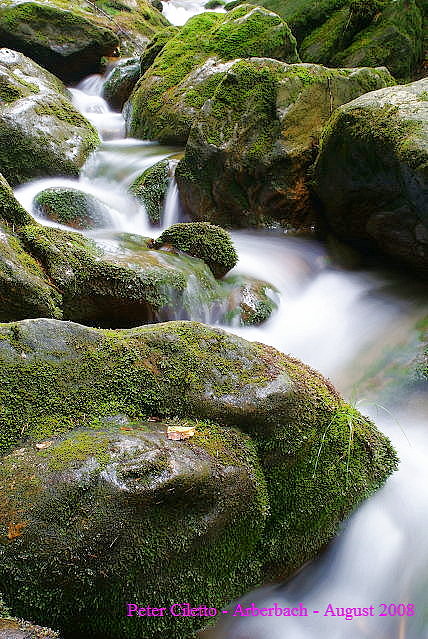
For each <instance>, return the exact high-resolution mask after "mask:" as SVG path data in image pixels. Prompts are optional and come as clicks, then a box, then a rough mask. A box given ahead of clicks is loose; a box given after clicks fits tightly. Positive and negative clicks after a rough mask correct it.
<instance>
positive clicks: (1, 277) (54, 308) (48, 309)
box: [0, 222, 62, 322]
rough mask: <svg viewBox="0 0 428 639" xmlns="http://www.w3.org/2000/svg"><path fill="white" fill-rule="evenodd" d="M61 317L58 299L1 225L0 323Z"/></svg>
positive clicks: (31, 258) (53, 290)
mask: <svg viewBox="0 0 428 639" xmlns="http://www.w3.org/2000/svg"><path fill="white" fill-rule="evenodd" d="M29 317H55V318H61V317H62V312H61V296H60V294H59V293H58V291H57V290H56V289H55V288H54V287H53V286H52V284H51V282H50V281H49V279H48V278H47V276H46V274H45V273H44V271H43V269H42V268H41V266H40V264H39V263H38V262H37V261H36V260H35V259H34V258H33V257H31V255H28V253H26V251H25V250H24V248H23V247H22V245H21V243H20V241H19V239H18V237H17V236H16V234H15V233H13V232H12V231H11V230H10V229H9V228H7V227H6V226H4V225H3V224H2V223H1V222H0V321H2V322H9V321H11V320H19V319H25V318H29Z"/></svg>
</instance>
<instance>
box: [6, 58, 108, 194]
mask: <svg viewBox="0 0 428 639" xmlns="http://www.w3.org/2000/svg"><path fill="white" fill-rule="evenodd" d="M98 144H99V137H98V134H97V132H96V131H95V129H94V127H93V126H92V125H91V124H90V123H89V122H88V120H86V118H84V117H83V115H81V114H80V113H79V112H78V111H77V110H76V109H75V108H74V106H73V105H72V104H71V102H70V100H69V99H68V92H67V90H66V88H65V87H64V85H63V84H62V83H61V82H60V81H59V80H58V79H57V78H55V76H53V75H52V74H50V73H49V72H48V71H45V70H44V69H42V68H41V67H39V66H38V65H37V64H36V63H35V62H33V61H32V60H30V59H29V58H26V57H25V56H24V55H23V54H22V53H18V52H17V51H12V50H11V49H0V167H1V171H2V173H3V175H4V177H5V178H6V179H7V180H8V182H9V183H10V184H11V185H12V186H15V185H16V184H20V183H22V182H26V181H27V180H29V179H31V178H35V177H45V176H46V175H58V174H62V175H78V173H79V169H80V167H81V166H82V165H83V163H84V162H85V160H86V159H87V157H88V156H89V154H90V153H91V152H92V151H93V150H94V149H95V147H96V146H97V145H98Z"/></svg>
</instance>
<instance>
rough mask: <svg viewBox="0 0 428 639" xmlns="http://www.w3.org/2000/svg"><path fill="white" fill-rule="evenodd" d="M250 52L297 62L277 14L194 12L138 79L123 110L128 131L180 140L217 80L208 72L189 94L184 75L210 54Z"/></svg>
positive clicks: (246, 10)
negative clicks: (126, 106)
mask: <svg viewBox="0 0 428 639" xmlns="http://www.w3.org/2000/svg"><path fill="white" fill-rule="evenodd" d="M250 56H268V57H272V58H278V59H281V60H286V61H288V62H295V61H297V60H298V56H297V52H296V41H295V39H294V37H293V36H292V34H291V32H290V29H289V28H288V26H287V24H286V23H285V22H284V21H283V20H281V18H279V17H278V16H277V15H275V14H273V13H271V12H268V11H266V10H264V9H261V8H253V7H250V6H248V5H243V6H242V7H238V8H237V9H235V10H234V11H232V12H230V14H219V13H211V12H207V13H202V14H200V15H197V16H194V17H193V18H191V19H190V20H189V21H188V22H187V23H186V25H185V26H184V27H183V28H182V29H180V31H179V33H178V34H177V35H175V36H174V37H173V38H171V39H169V40H168V42H167V43H166V44H165V46H164V47H163V49H162V51H161V52H160V53H159V55H158V56H157V57H156V58H155V60H154V63H153V64H152V66H151V67H150V68H149V69H148V71H146V73H145V74H144V75H143V77H142V78H141V79H140V81H139V82H138V84H137V87H136V89H135V91H134V93H133V95H132V96H131V100H130V106H129V109H127V113H126V117H127V127H128V132H129V133H130V135H131V136H134V137H140V138H155V139H158V140H162V141H167V142H172V143H182V142H184V141H185V140H186V139H187V136H188V134H189V130H190V127H191V125H192V121H193V119H194V118H195V116H196V114H197V113H198V111H199V109H200V107H201V106H202V104H203V103H204V102H205V100H206V99H208V98H209V97H210V96H211V95H212V93H213V91H214V89H215V87H216V86H217V83H218V81H219V80H220V78H219V77H214V76H213V75H212V74H209V77H207V78H206V81H203V86H202V87H200V88H198V95H195V91H194V90H193V83H194V80H193V79H192V77H193V76H189V74H192V72H194V71H195V70H196V69H197V68H198V67H200V66H201V65H203V63H204V62H206V61H207V60H209V59H210V58H215V59H216V60H219V59H220V60H232V59H234V58H240V57H243V58H247V57H250ZM200 80H203V78H200ZM202 95H203V98H204V99H202Z"/></svg>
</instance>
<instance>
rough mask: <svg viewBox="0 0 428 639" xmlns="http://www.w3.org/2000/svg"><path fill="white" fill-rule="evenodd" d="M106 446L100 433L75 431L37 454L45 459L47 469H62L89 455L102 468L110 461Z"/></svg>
mask: <svg viewBox="0 0 428 639" xmlns="http://www.w3.org/2000/svg"><path fill="white" fill-rule="evenodd" d="M108 448H109V442H108V440H106V439H105V438H103V437H102V436H101V435H98V436H97V435H94V434H91V435H89V434H88V433H84V432H77V433H74V434H73V435H72V436H70V437H67V439H65V440H64V441H61V442H60V443H59V444H57V445H56V446H53V447H52V448H47V449H46V450H41V451H40V452H39V456H40V457H44V458H45V459H46V461H47V466H48V469H49V470H64V469H66V468H69V467H71V466H73V464H76V463H77V464H78V463H79V462H82V461H85V460H86V459H88V458H89V457H94V458H95V459H96V461H97V462H98V465H99V467H100V469H103V468H105V467H106V466H107V464H108V462H109V461H110V455H109V454H108Z"/></svg>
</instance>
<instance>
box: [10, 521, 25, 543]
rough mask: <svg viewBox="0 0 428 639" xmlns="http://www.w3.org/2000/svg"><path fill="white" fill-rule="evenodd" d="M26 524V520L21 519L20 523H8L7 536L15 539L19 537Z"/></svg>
mask: <svg viewBox="0 0 428 639" xmlns="http://www.w3.org/2000/svg"><path fill="white" fill-rule="evenodd" d="M26 525H27V522H26V521H22V522H21V523H20V524H9V525H8V527H7V538H8V539H16V538H17V537H20V536H21V535H22V531H23V530H24V528H25V526H26Z"/></svg>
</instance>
